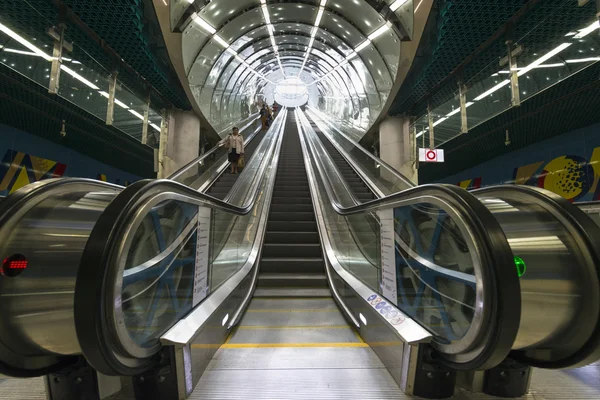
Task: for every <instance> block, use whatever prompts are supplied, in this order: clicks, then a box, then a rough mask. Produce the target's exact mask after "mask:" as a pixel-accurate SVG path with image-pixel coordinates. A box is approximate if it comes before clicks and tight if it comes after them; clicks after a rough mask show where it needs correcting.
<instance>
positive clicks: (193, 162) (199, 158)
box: [166, 115, 258, 180]
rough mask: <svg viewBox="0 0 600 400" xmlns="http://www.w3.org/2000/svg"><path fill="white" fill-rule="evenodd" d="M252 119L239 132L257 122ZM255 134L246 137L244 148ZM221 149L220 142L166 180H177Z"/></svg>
mask: <svg viewBox="0 0 600 400" xmlns="http://www.w3.org/2000/svg"><path fill="white" fill-rule="evenodd" d="M253 117H254V118H252V119H251V120H250V122H248V123H247V124H246V125H244V126H243V127H241V128H240V132H244V131H245V130H246V129H248V128H249V127H250V126H252V124H253V123H255V122H256V121H257V120H258V117H256V116H255V115H253ZM257 134H258V131H257V132H254V133H253V134H252V135H251V136H248V137H247V138H246V141H245V142H244V146H246V145H247V143H250V142H251V141H252V139H254V137H255V136H256V135H257ZM222 147H223V143H222V142H219V143H217V145H216V146H214V147H213V148H212V149H210V150H208V151H207V152H205V153H204V154H202V155H200V156H198V157H197V158H195V159H193V160H192V161H190V162H189V163H187V164H186V165H184V166H183V167H181V168H179V169H178V170H177V171H175V172H173V173H172V174H171V175H169V176H168V177H167V178H166V179H171V180H175V179H177V178H179V177H180V176H181V175H183V174H185V173H186V172H187V171H188V170H189V169H190V168H192V167H194V166H195V165H197V164H199V163H200V162H202V161H204V160H205V159H206V158H208V157H209V156H210V155H212V154H213V153H215V152H217V151H218V150H219V149H220V148H222Z"/></svg>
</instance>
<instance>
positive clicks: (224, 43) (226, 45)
mask: <svg viewBox="0 0 600 400" xmlns="http://www.w3.org/2000/svg"><path fill="white" fill-rule="evenodd" d="M213 39H214V40H215V41H216V42H217V43H219V44H220V45H221V46H223V47H225V48H228V47H229V43H227V42H226V41H225V40H224V39H223V38H222V37H221V36H219V35H214V36H213Z"/></svg>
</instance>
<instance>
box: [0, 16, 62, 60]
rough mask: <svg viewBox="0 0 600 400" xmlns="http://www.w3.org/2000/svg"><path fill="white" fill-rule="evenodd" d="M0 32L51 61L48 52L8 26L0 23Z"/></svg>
mask: <svg viewBox="0 0 600 400" xmlns="http://www.w3.org/2000/svg"><path fill="white" fill-rule="evenodd" d="M0 32H4V33H5V34H6V35H8V36H10V37H11V38H12V39H14V40H16V41H17V42H19V43H21V44H22V45H23V46H25V47H27V48H28V49H29V50H31V51H32V52H34V53H35V54H37V55H38V56H40V57H42V58H43V59H44V60H46V61H52V57H51V56H49V55H48V54H46V53H44V52H43V51H42V50H41V49H38V48H37V47H36V46H34V45H33V43H31V42H29V41H28V40H26V39H25V38H23V37H22V36H20V35H19V34H18V33H16V32H15V31H13V30H12V29H10V28H9V27H8V26H6V25H4V24H1V23H0Z"/></svg>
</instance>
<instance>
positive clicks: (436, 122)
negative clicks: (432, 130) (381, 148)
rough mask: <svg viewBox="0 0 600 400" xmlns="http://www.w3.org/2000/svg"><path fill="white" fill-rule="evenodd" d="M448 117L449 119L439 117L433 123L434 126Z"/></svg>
mask: <svg viewBox="0 0 600 400" xmlns="http://www.w3.org/2000/svg"><path fill="white" fill-rule="evenodd" d="M447 119H448V117H442V118H440V119H438V120H437V121H435V122H434V123H433V126H438V125H439V124H441V123H442V122H444V121H445V120H447Z"/></svg>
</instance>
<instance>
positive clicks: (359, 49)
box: [354, 39, 371, 53]
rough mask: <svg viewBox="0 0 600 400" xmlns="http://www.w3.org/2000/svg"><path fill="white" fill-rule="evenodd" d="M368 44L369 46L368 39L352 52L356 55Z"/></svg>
mask: <svg viewBox="0 0 600 400" xmlns="http://www.w3.org/2000/svg"><path fill="white" fill-rule="evenodd" d="M370 44H371V41H370V40H369V39H367V40H365V41H364V42H362V43H361V44H359V45H358V46H356V48H355V49H354V51H356V52H357V53H358V52H359V51H361V50H362V49H364V48H366V47H367V46H369V45H370Z"/></svg>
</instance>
